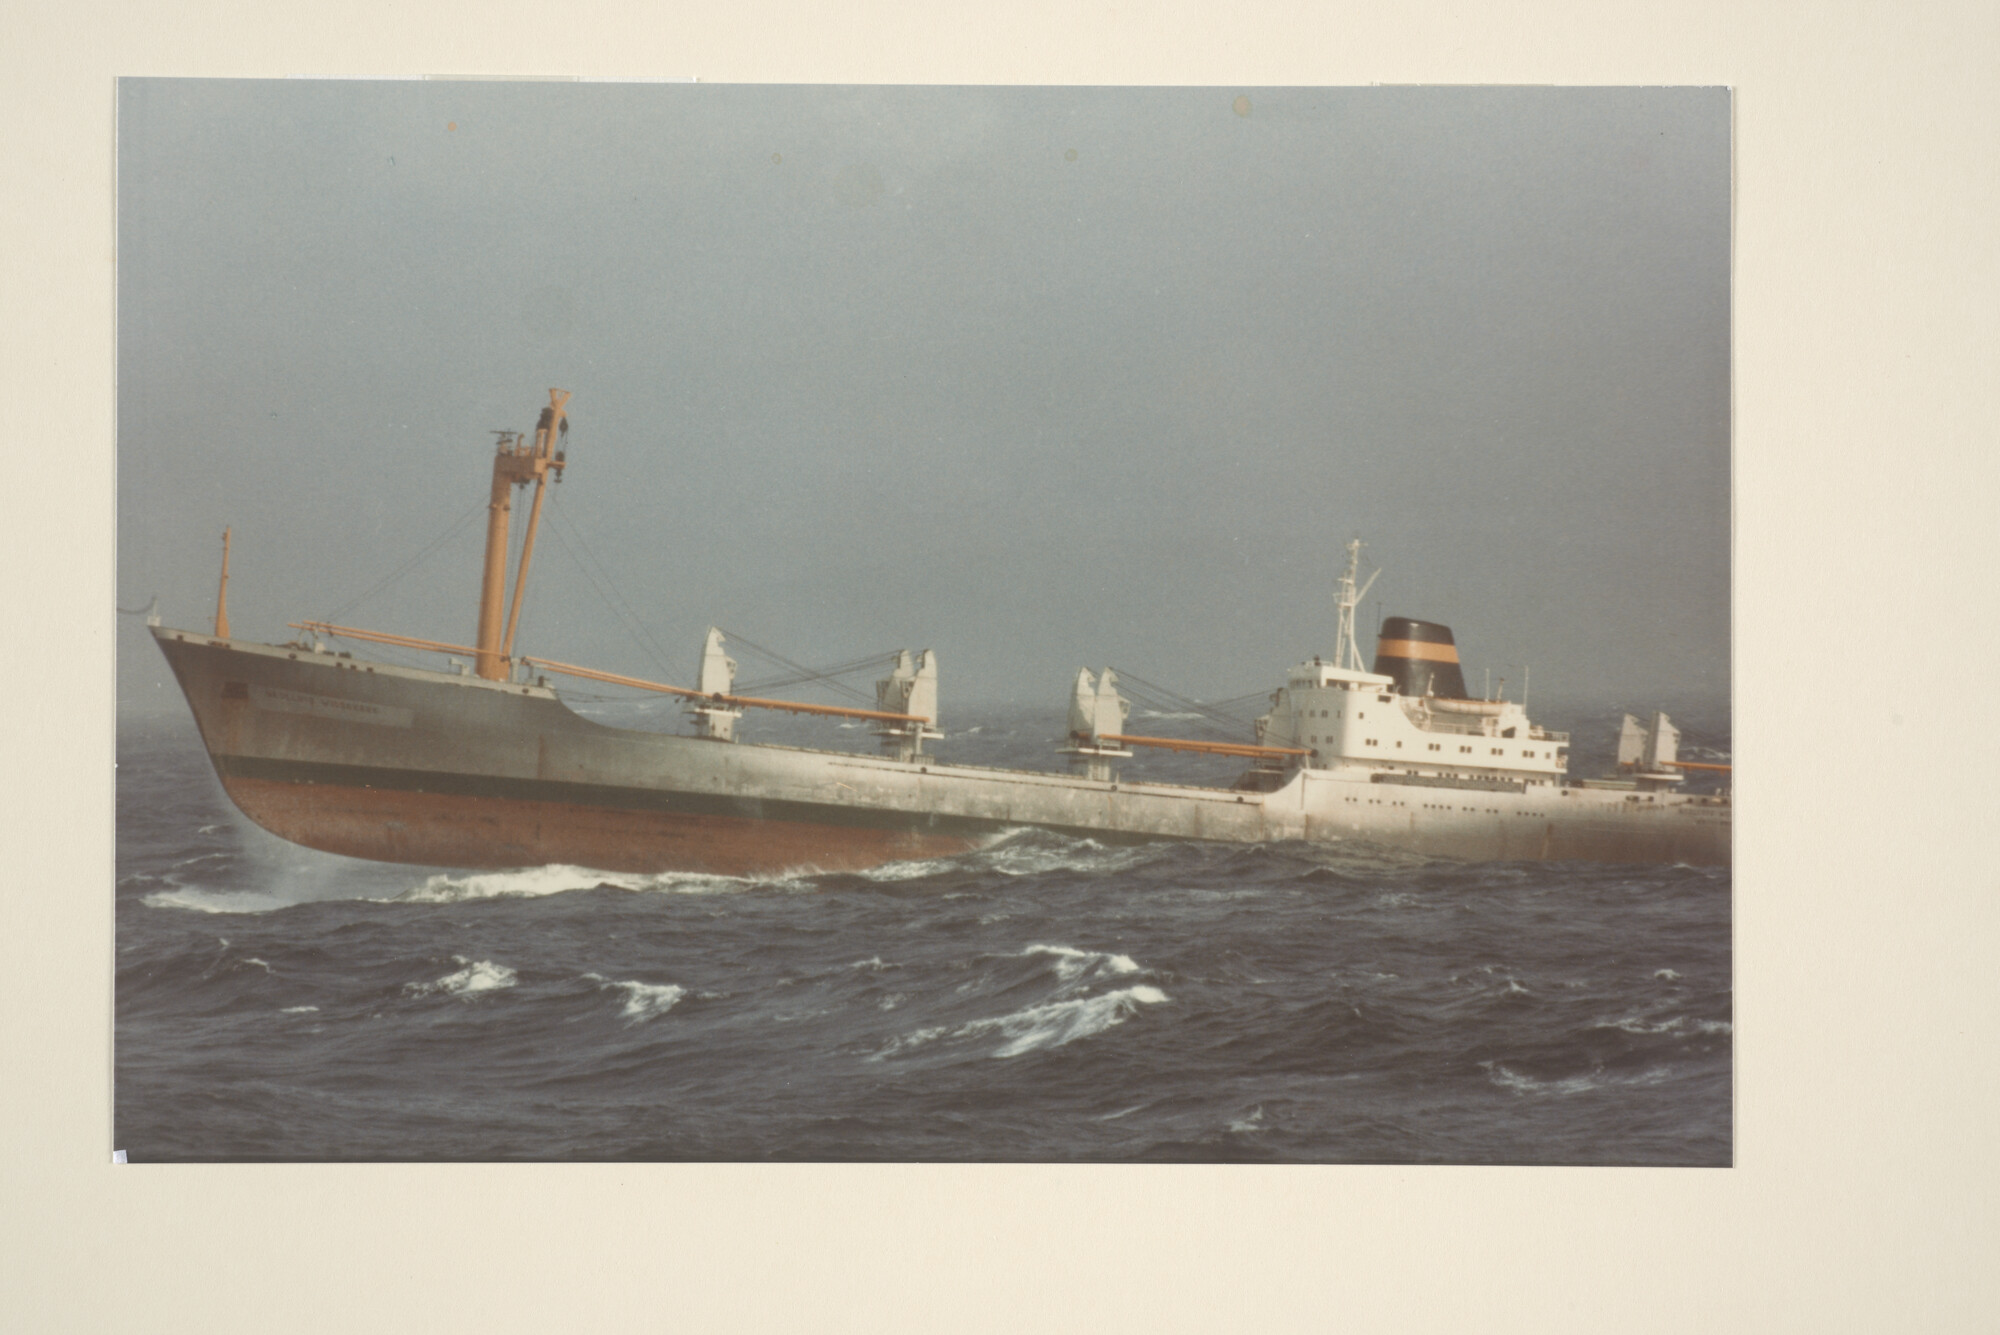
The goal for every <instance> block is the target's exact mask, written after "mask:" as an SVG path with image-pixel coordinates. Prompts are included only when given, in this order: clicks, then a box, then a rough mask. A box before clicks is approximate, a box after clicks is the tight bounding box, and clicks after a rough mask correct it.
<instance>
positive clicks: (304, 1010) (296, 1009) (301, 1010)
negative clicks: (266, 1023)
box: [278, 1006, 319, 1015]
mask: <svg viewBox="0 0 2000 1335" xmlns="http://www.w3.org/2000/svg"><path fill="white" fill-rule="evenodd" d="M318 1009H319V1007H317V1006H286V1007H283V1008H282V1009H280V1010H279V1011H278V1014H280V1015H309V1014H311V1013H312V1012H314V1011H316V1010H318Z"/></svg>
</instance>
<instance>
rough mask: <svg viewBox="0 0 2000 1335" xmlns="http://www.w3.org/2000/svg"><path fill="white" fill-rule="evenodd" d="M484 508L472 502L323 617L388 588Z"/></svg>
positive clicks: (335, 614)
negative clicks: (415, 550)
mask: <svg viewBox="0 0 2000 1335" xmlns="http://www.w3.org/2000/svg"><path fill="white" fill-rule="evenodd" d="M485 508H486V506H485V503H483V502H480V501H475V502H473V504H472V508H471V509H469V510H467V511H466V512H465V513H464V514H462V515H460V516H459V517H458V519H457V521H456V522H454V523H453V524H452V526H451V527H450V528H449V529H447V530H445V532H444V533H443V534H442V535H440V536H439V537H436V538H433V539H431V542H430V545H428V546H427V547H425V548H424V549H423V550H422V551H420V552H418V553H417V554H416V555H415V556H412V557H411V558H410V559H409V560H407V561H405V562H403V564H401V565H399V566H397V567H396V568H395V569H394V570H392V571H390V572H389V573H388V574H386V575H384V576H383V577H382V578H381V579H379V580H377V581H376V582H375V583H374V584H373V585H371V586H370V587H369V588H368V590H367V592H365V593H359V594H356V595H355V596H354V597H352V598H350V599H348V600H347V601H346V602H344V603H342V604H341V605H340V606H339V607H336V608H335V609H334V610H333V611H331V612H329V613H327V614H326V617H325V619H326V620H328V621H339V620H340V619H342V618H343V617H345V616H346V615H347V614H348V613H349V612H352V611H353V610H354V609H355V608H357V607H359V606H360V605H361V604H362V603H364V602H366V601H368V600H369V599H370V598H373V597H374V596H375V595H376V594H378V593H380V592H382V590H384V589H386V588H388V587H389V586H390V585H391V584H393V583H395V582H396V581H397V580H399V579H401V578H402V577H403V576H404V575H407V574H408V573H409V572H410V571H411V570H413V569H415V568H416V566H417V565H418V564H419V563H421V562H422V561H424V560H425V559H426V558H427V557H429V556H430V555H431V554H432V553H433V552H435V551H437V549H438V548H440V547H442V546H444V545H445V544H446V543H447V542H450V541H451V540H452V539H453V538H455V537H457V536H458V533H459V530H460V529H463V528H464V527H465V526H466V524H467V522H468V521H470V520H471V519H472V517H473V516H474V515H476V514H478V513H479V512H480V511H481V510H483V509H485Z"/></svg>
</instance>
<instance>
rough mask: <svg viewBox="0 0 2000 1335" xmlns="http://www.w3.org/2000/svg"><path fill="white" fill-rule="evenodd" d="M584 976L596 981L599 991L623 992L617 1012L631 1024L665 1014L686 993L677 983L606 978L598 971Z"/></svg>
mask: <svg viewBox="0 0 2000 1335" xmlns="http://www.w3.org/2000/svg"><path fill="white" fill-rule="evenodd" d="M584 977H585V978H588V979H589V980H590V981H591V982H593V983H596V984H597V986H598V988H599V989H600V990H601V991H606V992H610V991H617V992H623V993H624V994H625V1004H624V1006H623V1007H621V1008H620V1009H619V1012H618V1013H619V1014H620V1015H623V1016H624V1017H625V1018H626V1019H627V1020H628V1021H630V1022H631V1023H632V1024H638V1023H640V1022H641V1021H643V1020H650V1019H652V1018H653V1017H654V1016H656V1015H665V1014H666V1013H667V1012H668V1011H670V1010H672V1009H673V1008H674V1003H675V1002H677V1001H679V1000H680V999H681V998H682V997H684V996H686V995H687V989H686V988H684V987H682V986H680V985H679V984H677V983H642V982H639V981H637V980H636V979H630V978H624V979H620V978H606V977H605V976H604V975H603V974H598V973H587V974H585V975H584Z"/></svg>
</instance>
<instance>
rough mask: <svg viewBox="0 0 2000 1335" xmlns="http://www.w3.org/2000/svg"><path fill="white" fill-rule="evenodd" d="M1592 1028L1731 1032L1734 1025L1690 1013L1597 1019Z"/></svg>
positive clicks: (1690, 1033) (1651, 1032)
mask: <svg viewBox="0 0 2000 1335" xmlns="http://www.w3.org/2000/svg"><path fill="white" fill-rule="evenodd" d="M1591 1028H1593V1029H1616V1030H1619V1031H1620V1032H1622V1033H1627V1034H1689V1035H1692V1034H1702V1035H1708V1034H1733V1033H1735V1032H1736V1027H1735V1026H1734V1025H1732V1024H1731V1023H1730V1022H1729V1021H1727V1020H1697V1019H1695V1018H1694V1017H1693V1016H1691V1015H1676V1016H1675V1017H1674V1018H1672V1019H1671V1020H1654V1019H1649V1018H1647V1017H1646V1016H1643V1015H1628V1016H1626V1017H1625V1018H1624V1019H1622V1020H1599V1021H1598V1022H1597V1023H1596V1024H1594V1025H1592V1026H1591Z"/></svg>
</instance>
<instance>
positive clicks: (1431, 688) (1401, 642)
mask: <svg viewBox="0 0 2000 1335" xmlns="http://www.w3.org/2000/svg"><path fill="white" fill-rule="evenodd" d="M1375 671H1376V672H1377V673H1379V674H1380V675H1382V676H1385V677H1394V678H1395V679H1396V691H1397V693H1398V694H1399V695H1435V696H1438V697H1439V698H1441V699H1445V700H1463V699H1465V698H1466V694H1465V675H1464V673H1462V672H1460V671H1459V667H1458V645H1457V643H1456V642H1455V641H1453V639H1452V638H1451V627H1450V626H1440V625H1439V624H1438V623H1437V622H1435V621H1418V620H1416V619H1415V618H1413V617H1388V618H1385V619H1384V620H1383V622H1382V630H1381V633H1380V634H1379V635H1378V636H1377V637H1376V640H1375Z"/></svg>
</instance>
